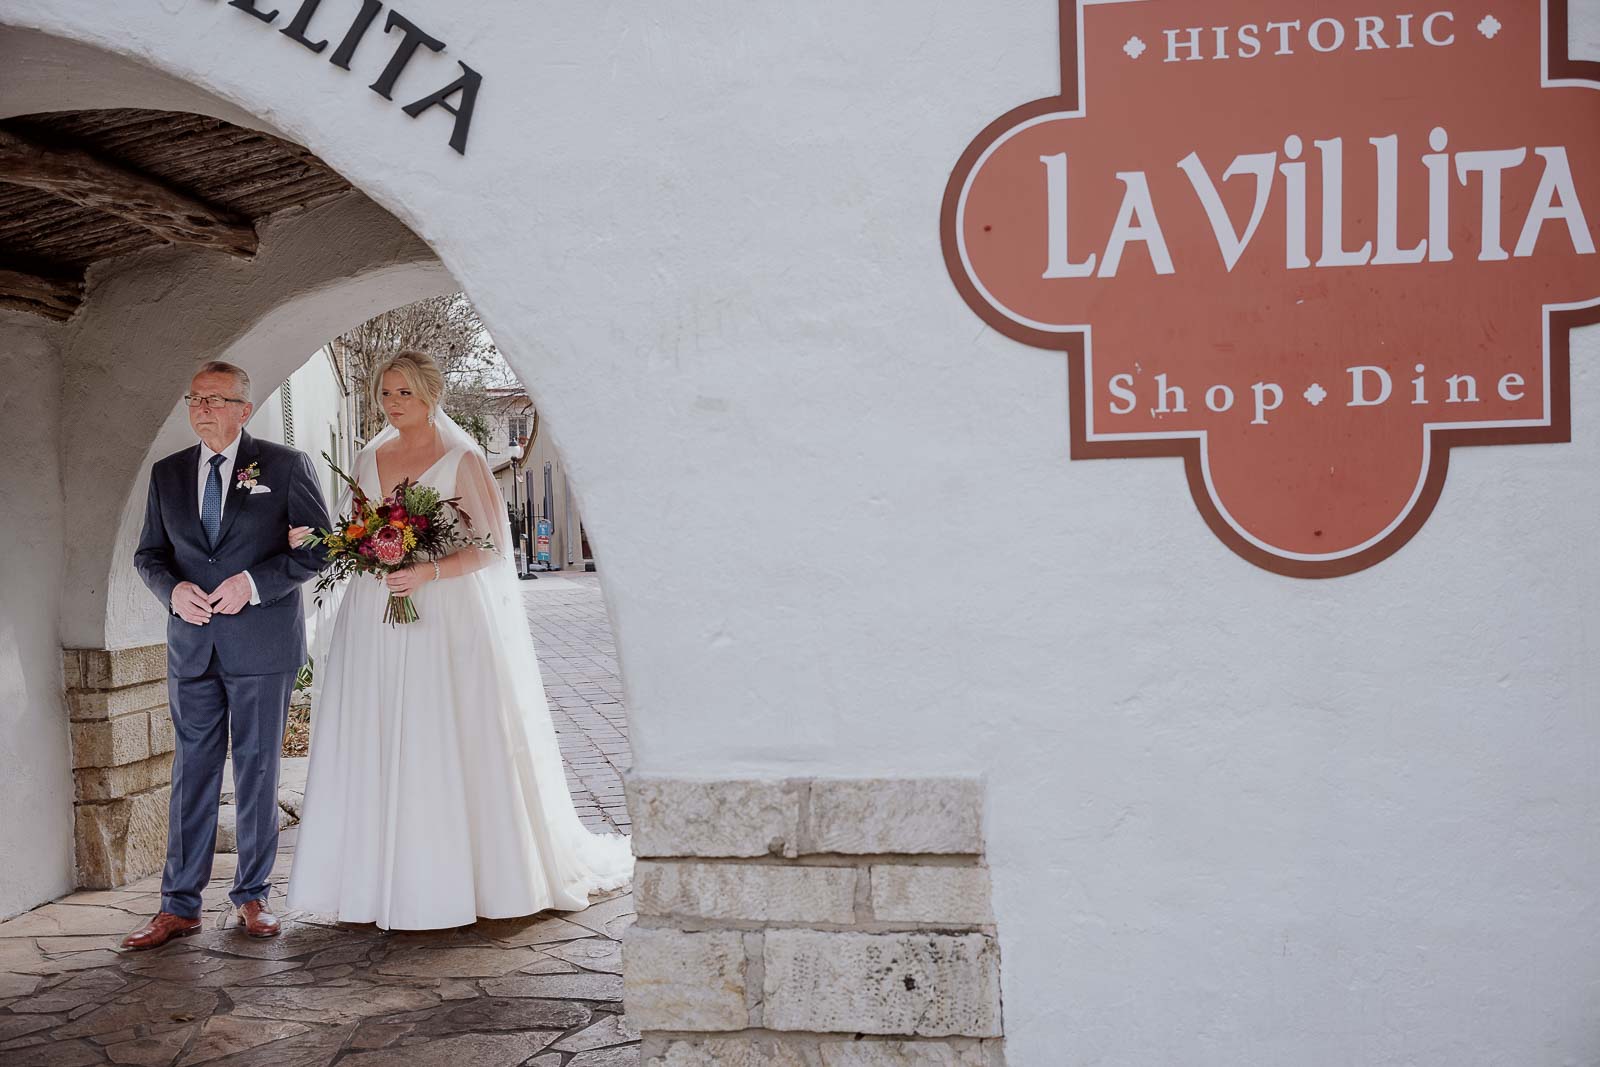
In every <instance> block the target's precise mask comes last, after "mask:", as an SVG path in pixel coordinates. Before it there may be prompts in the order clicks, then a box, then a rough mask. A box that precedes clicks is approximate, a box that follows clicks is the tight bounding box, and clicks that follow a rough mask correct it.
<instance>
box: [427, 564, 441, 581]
mask: <svg viewBox="0 0 1600 1067" xmlns="http://www.w3.org/2000/svg"><path fill="white" fill-rule="evenodd" d="M428 562H430V563H432V564H433V580H434V581H436V582H437V581H438V580H439V561H438V560H436V559H435V560H429V561H428Z"/></svg>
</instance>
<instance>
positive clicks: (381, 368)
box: [371, 348, 444, 408]
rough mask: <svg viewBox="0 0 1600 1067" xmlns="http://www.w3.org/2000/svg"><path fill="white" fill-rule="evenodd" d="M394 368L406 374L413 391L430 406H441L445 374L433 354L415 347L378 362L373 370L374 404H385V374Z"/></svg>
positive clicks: (407, 381)
mask: <svg viewBox="0 0 1600 1067" xmlns="http://www.w3.org/2000/svg"><path fill="white" fill-rule="evenodd" d="M392 370H397V371H399V372H400V373H401V374H402V375H404V377H405V380H406V384H407V385H409V386H411V391H412V392H413V393H416V394H417V396H419V397H421V398H422V399H423V400H425V401H426V402H427V404H428V407H429V408H436V407H438V406H439V398H440V397H442V396H444V374H443V373H442V372H441V371H440V370H439V364H437V363H435V362H434V361H433V357H432V356H430V355H428V353H426V352H422V351H419V350H418V349H415V348H407V349H402V350H401V351H399V352H396V353H395V354H394V355H392V356H390V357H389V358H388V359H386V360H384V361H383V362H382V363H380V364H378V369H377V370H375V371H373V372H372V382H371V385H372V390H371V392H372V403H373V405H374V406H376V407H379V408H381V407H382V406H383V376H384V375H385V374H388V373H389V372H390V371H392Z"/></svg>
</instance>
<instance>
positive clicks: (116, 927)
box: [0, 833, 639, 1067]
mask: <svg viewBox="0 0 1600 1067" xmlns="http://www.w3.org/2000/svg"><path fill="white" fill-rule="evenodd" d="M285 837H286V838H287V839H288V840H287V841H286V843H285V846H284V849H283V851H282V852H280V856H279V862H278V869H277V871H276V872H274V875H273V904H274V906H275V907H276V908H278V909H280V911H279V914H280V915H281V916H282V918H283V919H284V929H283V933H282V934H281V935H280V936H279V937H277V938H273V939H270V940H252V939H250V938H248V937H245V936H244V935H243V934H242V933H240V932H239V931H238V930H237V929H235V928H234V926H233V917H232V912H231V909H230V908H229V906H228V902H227V893H228V887H229V885H230V884H231V879H232V876H233V857H231V856H226V855H219V856H218V857H217V867H216V870H214V871H213V875H214V877H213V880H212V882H211V884H210V886H209V887H208V889H207V891H206V900H205V903H206V913H205V917H206V925H205V928H204V929H203V930H202V931H201V932H200V933H198V934H196V935H194V936H192V937H189V938H186V939H184V940H182V941H177V942H174V943H172V944H170V945H167V946H165V947H163V948H160V949H157V950H155V951H152V952H139V953H123V952H120V951H118V950H117V948H116V945H117V943H118V941H119V940H120V939H121V938H122V936H123V935H124V934H126V933H127V932H128V931H129V930H132V929H133V928H135V927H137V926H138V925H140V924H141V923H142V922H143V920H144V919H145V918H146V917H147V916H148V915H150V914H151V913H152V912H153V911H154V910H155V908H156V907H157V906H158V903H159V888H160V886H159V878H147V879H145V880H144V881H141V882H137V883H135V884H133V885H131V886H128V887H126V888H125V889H120V890H111V891H104V892H82V893H77V894H74V895H73V896H70V897H66V898H64V899H62V900H60V901H57V902H56V903H54V904H49V905H46V906H45V907H42V908H39V909H37V910H35V911H32V912H29V913H27V914H26V915H21V916H18V917H17V918H15V919H12V920H11V921H9V922H6V923H0V1063H3V1064H5V1065H6V1067H80V1065H88V1064H105V1063H112V1064H135V1065H141V1067H167V1065H169V1064H173V1065H185V1067H187V1065H189V1064H208V1065H214V1067H246V1065H251V1067H254V1065H268V1064H270V1065H273V1067H322V1065H325V1064H332V1063H335V1062H338V1063H340V1064H357V1065H361V1067H391V1065H392V1067H401V1065H406V1067H411V1065H417V1067H429V1065H441V1067H444V1065H448V1067H469V1065H470V1067H480V1065H481V1067H513V1065H518V1064H529V1065H533V1067H623V1065H628V1067H634V1065H637V1064H638V1062H639V1046H638V1042H639V1035H638V1034H637V1033H636V1032H634V1031H633V1030H632V1029H630V1028H629V1027H628V1025H627V1023H626V1021H625V1020H624V1019H623V1018H622V1003H621V1001H622V959H621V946H620V943H619V942H620V939H621V937H622V932H623V930H624V929H626V928H627V926H628V925H629V924H630V923H632V922H633V898H632V896H631V894H628V893H617V894H609V895H601V896H597V897H596V898H595V901H596V902H595V903H594V904H593V905H592V906H591V907H590V908H589V909H588V910H587V911H585V912H581V913H577V914H570V915H564V914H559V913H553V912H546V913H544V914H541V915H537V916H531V917H529V918H525V919H504V920H492V921H491V920H485V921H481V922H479V923H477V924H476V925H473V926H470V927H464V928H461V929H457V930H442V931H431V932H427V933H384V932H382V931H380V930H379V929H378V928H377V927H374V926H354V925H346V924H340V923H336V922H331V921H328V920H325V919H322V918H319V917H317V916H314V915H309V914H306V913H293V912H284V911H282V910H281V909H282V908H283V907H284V903H283V900H282V896H281V894H282V889H283V884H284V882H285V881H286V880H287V878H288V872H289V864H290V862H291V861H292V855H293V834H292V833H290V834H285Z"/></svg>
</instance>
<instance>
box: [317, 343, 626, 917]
mask: <svg viewBox="0 0 1600 1067" xmlns="http://www.w3.org/2000/svg"><path fill="white" fill-rule="evenodd" d="M375 381H376V382H377V383H378V388H377V389H376V390H375V392H376V397H375V399H376V400H377V402H378V403H379V404H380V405H381V406H382V408H383V410H384V412H385V413H386V414H387V415H388V418H389V426H388V428H386V429H385V430H384V431H383V432H382V433H380V434H378V436H377V437H375V438H374V439H373V441H372V443H371V444H369V445H368V446H367V447H366V448H364V449H363V450H362V451H361V454H360V455H359V456H358V457H357V459H356V464H355V469H354V470H353V471H352V472H351V476H352V477H353V478H354V479H355V480H356V481H357V482H358V484H360V486H361V488H362V491H363V492H365V493H366V494H367V495H368V496H369V497H371V498H373V499H381V498H382V497H384V496H385V495H387V494H388V493H389V492H390V491H392V490H393V488H394V487H395V486H396V485H397V484H399V482H400V481H401V480H402V479H404V478H410V479H411V480H412V481H414V482H419V483H421V484H424V485H428V486H431V487H433V488H434V489H437V490H438V491H439V495H440V496H441V497H443V498H445V499H448V498H450V497H459V498H460V502H461V507H462V508H463V509H464V510H465V512H466V513H467V514H468V515H470V516H471V518H472V520H473V523H474V524H475V525H474V528H473V529H472V530H471V531H470V532H471V533H472V534H473V535H474V536H483V535H484V534H486V533H487V534H488V535H490V536H492V537H493V539H494V545H495V548H496V551H493V552H490V551H483V550H478V549H465V550H462V551H459V552H455V553H453V554H451V555H449V556H447V557H444V558H442V559H440V560H438V561H437V564H438V566H437V568H436V567H435V566H434V564H433V563H432V562H429V563H423V564H421V565H420V566H413V567H410V568H407V569H406V570H404V571H401V572H397V573H396V574H394V575H391V576H390V577H389V578H388V579H387V580H386V582H380V581H378V580H376V579H374V578H371V577H366V576H358V577H356V578H352V579H351V580H350V581H349V582H347V583H346V587H345V588H344V591H343V592H344V595H343V598H342V601H341V602H340V603H339V606H338V609H337V614H336V616H335V617H334V618H333V619H332V620H331V624H330V620H328V619H326V618H324V619H323V620H322V622H321V625H319V627H318V631H319V632H318V636H317V642H316V643H317V646H318V654H317V655H316V657H315V660H314V668H315V669H314V675H315V680H316V700H315V705H314V715H313V719H312V735H311V760H310V769H309V773H308V778H307V782H306V796H305V810H304V813H303V815H304V817H303V821H302V823H301V826H300V832H299V841H298V843H297V845H296V848H295V855H294V864H293V868H292V870H291V872H290V876H289V907H290V908H292V909H297V910H301V909H303V910H306V911H310V912H313V913H315V914H319V915H328V916H337V917H338V918H339V919H340V920H341V921H344V922H353V923H368V922H370V923H376V924H378V925H379V926H380V927H383V928H385V929H393V930H434V929H443V928H447V927H456V926H465V925H468V924H470V923H472V922H474V921H475V920H476V919H477V918H479V917H480V916H481V917H483V918H510V917H513V916H522V915H531V914H534V913H535V912H540V911H544V910H546V909H556V910H559V911H580V910H582V909H583V908H586V907H588V905H589V896H590V894H591V893H595V892H598V891H601V890H606V889H614V888H617V887H619V886H622V885H624V884H626V883H627V881H628V880H629V878H630V876H631V874H632V869H633V857H632V855H631V852H630V849H629V841H628V838H627V837H625V836H622V835H619V834H609V835H599V834H591V833H590V832H589V831H588V829H587V828H585V827H584V825H583V823H582V822H580V821H579V819H578V816H577V813H576V812H575V811H574V810H573V805H572V798H571V796H570V795H569V794H568V792H567V783H566V774H565V772H564V770H563V768H562V764H561V753H560V750H559V749H558V748H557V745H556V736H555V730H554V727H553V726H552V724H551V720H550V710H549V707H548V705H547V704H546V703H545V695H544V685H543V683H542V681H541V679H540V676H539V663H538V660H537V658H536V656H535V653H534V648H533V639H532V638H531V637H530V636H529V633H528V622H527V618H526V616H525V615H524V613H523V607H522V602H521V596H520V593H519V583H518V582H517V580H516V574H515V570H514V567H513V565H512V563H511V561H510V559H509V557H508V555H507V553H508V552H509V551H510V544H511V539H510V527H509V522H508V519H507V515H506V507H505V502H504V500H503V499H502V497H501V495H500V492H499V488H498V487H497V486H496V484H495V481H494V477H493V475H492V474H491V472H490V470H489V465H488V463H487V461H486V460H485V459H484V455H483V452H482V450H481V449H480V448H479V447H478V445H477V443H476V442H475V441H473V439H472V438H471V437H470V436H468V435H467V433H466V432H465V431H463V430H462V429H461V428H460V427H459V426H457V425H456V423H455V422H454V421H452V420H451V419H450V418H449V416H448V415H445V414H444V412H443V410H442V409H441V408H440V407H439V399H440V396H441V394H442V393H443V391H444V382H443V379H442V378H441V376H440V374H439V369H438V367H437V366H436V365H435V364H434V362H433V360H432V359H431V358H429V357H428V356H426V355H424V354H422V353H417V352H402V353H400V354H399V355H397V356H395V357H394V358H393V359H391V360H389V361H388V362H387V363H385V364H384V366H383V368H382V370H381V371H380V373H379V374H377V375H375ZM347 503H348V501H345V502H341V505H340V507H339V510H338V514H345V513H346V506H345V505H346V504H347ZM305 533H306V531H304V530H294V531H291V532H290V536H291V541H292V542H295V543H298V541H299V540H300V539H301V538H302V537H303V535H304V534H305ZM386 585H387V587H386ZM391 591H393V592H396V593H409V594H410V595H411V597H412V600H413V601H414V602H415V604H416V608H417V612H418V614H419V615H420V619H419V620H418V621H416V622H413V623H409V624H406V625H400V626H389V625H386V624H385V623H384V621H383V615H384V605H385V603H386V601H387V599H388V596H389V594H390V592H391ZM329 630H331V631H332V632H331V635H330V634H329V633H328V631H329Z"/></svg>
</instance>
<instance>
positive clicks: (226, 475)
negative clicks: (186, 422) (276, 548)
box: [195, 434, 287, 604]
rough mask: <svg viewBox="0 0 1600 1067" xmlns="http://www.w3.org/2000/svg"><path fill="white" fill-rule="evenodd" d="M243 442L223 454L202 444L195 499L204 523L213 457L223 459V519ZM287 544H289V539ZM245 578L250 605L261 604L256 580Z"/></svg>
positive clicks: (219, 468) (219, 514)
mask: <svg viewBox="0 0 1600 1067" xmlns="http://www.w3.org/2000/svg"><path fill="white" fill-rule="evenodd" d="M241 440H243V435H242V434H241V435H240V436H239V437H235V438H234V439H233V443H232V444H230V445H229V446H228V447H227V448H224V449H223V450H222V451H221V452H213V451H211V446H210V445H208V444H206V443H205V442H204V441H202V442H200V470H199V471H198V472H197V474H196V478H197V479H198V482H199V486H200V495H199V496H197V497H195V500H197V501H198V502H199V505H200V506H199V510H198V511H197V512H196V514H198V515H200V516H201V519H202V521H204V516H205V510H206V482H207V481H209V480H210V478H211V457H212V456H221V457H222V462H221V463H219V464H218V465H217V475H218V476H219V477H220V478H221V479H222V510H221V511H219V512H217V518H218V519H221V518H222V516H224V515H226V514H227V513H228V497H229V496H231V495H232V493H233V464H234V461H235V460H236V459H238V458H239V442H240V441H241ZM285 543H287V538H286V539H285ZM244 576H245V580H246V581H248V582H249V583H250V603H252V604H260V603H261V594H260V593H259V592H257V591H256V580H255V579H254V578H251V577H250V572H249V571H245V572H244Z"/></svg>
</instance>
